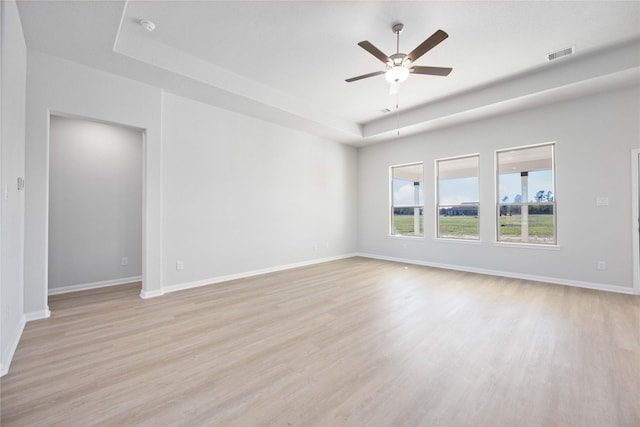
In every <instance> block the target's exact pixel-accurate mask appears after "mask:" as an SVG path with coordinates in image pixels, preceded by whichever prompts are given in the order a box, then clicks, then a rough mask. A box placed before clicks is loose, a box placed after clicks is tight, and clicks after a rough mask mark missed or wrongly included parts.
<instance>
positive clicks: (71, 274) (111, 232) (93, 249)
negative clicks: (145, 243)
mask: <svg viewBox="0 0 640 427" xmlns="http://www.w3.org/2000/svg"><path fill="white" fill-rule="evenodd" d="M143 141H144V134H143V131H141V130H139V129H132V128H130V127H125V126H118V125H112V124H105V123H101V122H97V121H91V120H86V119H80V118H73V117H67V116H62V115H51V116H50V124H49V142H50V144H49V150H50V152H49V232H48V273H47V274H48V294H49V295H55V294H61V293H67V292H75V291H80V290H88V289H95V288H101V287H106V286H115V285H121V284H125V283H134V282H141V281H142V259H143V248H142V235H143V231H142V230H143V215H142V200H143V167H142V165H143Z"/></svg>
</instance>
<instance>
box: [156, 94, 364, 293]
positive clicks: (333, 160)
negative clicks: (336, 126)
mask: <svg viewBox="0 0 640 427" xmlns="http://www.w3.org/2000/svg"><path fill="white" fill-rule="evenodd" d="M162 112H163V115H162V123H163V168H162V169H163V226H164V227H163V229H164V233H163V241H162V244H163V248H164V253H163V278H164V286H167V287H171V286H173V285H180V284H185V283H192V282H199V281H203V280H204V281H207V280H208V279H216V278H218V277H220V276H227V275H232V274H238V273H243V272H250V271H256V270H263V269H268V268H272V267H278V266H284V265H289V264H295V263H300V262H305V261H309V260H317V259H323V258H329V257H335V256H340V255H344V254H350V253H353V252H355V250H356V222H355V220H356V207H357V203H356V200H357V193H356V181H357V175H356V171H357V169H356V161H357V154H356V150H355V149H354V148H352V147H347V146H344V145H341V144H337V143H335V142H331V141H327V140H323V139H321V138H318V137H314V136H311V135H309V134H305V133H302V132H298V131H294V130H291V129H287V128H284V127H281V126H278V125H274V124H271V123H268V122H265V121H261V120H258V119H253V118H250V117H246V116H242V115H239V114H236V113H232V112H229V111H227V110H222V109H219V108H215V107H212V106H209V105H206V104H203V103H200V102H197V101H193V100H189V99H186V98H182V97H179V96H175V95H171V94H165V95H164V97H163V106H162ZM178 260H181V261H183V263H184V270H181V271H177V270H176V261H178Z"/></svg>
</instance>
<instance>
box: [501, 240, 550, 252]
mask: <svg viewBox="0 0 640 427" xmlns="http://www.w3.org/2000/svg"><path fill="white" fill-rule="evenodd" d="M493 246H497V247H501V248H520V249H542V250H543V251H559V250H560V246H558V245H557V244H555V245H548V244H540V243H515V242H510V243H507V242H493Z"/></svg>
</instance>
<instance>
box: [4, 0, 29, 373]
mask: <svg viewBox="0 0 640 427" xmlns="http://www.w3.org/2000/svg"><path fill="white" fill-rule="evenodd" d="M0 52H1V55H2V59H1V64H2V67H1V70H0V81H1V82H2V84H1V87H0V99H2V105H1V106H0V111H1V114H0V115H1V117H2V121H1V123H0V132H1V141H2V147H1V150H0V153H1V154H0V161H1V163H2V167H1V169H0V170H1V171H2V181H1V183H2V185H1V186H0V194H2V196H1V197H0V200H1V202H0V203H2V209H1V211H0V219H1V223H2V224H1V228H0V232H1V239H0V240H1V242H2V245H1V248H0V251H1V252H0V253H1V257H0V274H1V277H0V312H1V313H2V316H1V318H0V365H1V368H0V371H2V374H4V373H5V372H6V370H7V369H8V365H9V363H10V361H11V357H12V355H13V352H14V351H15V347H16V346H17V344H18V342H17V341H18V339H19V338H20V334H21V332H22V328H23V327H24V322H25V319H24V309H23V288H24V280H23V248H24V246H23V241H24V193H25V192H24V191H23V190H21V191H18V188H17V184H16V183H17V178H18V177H22V178H24V176H25V146H24V144H25V135H24V131H25V87H26V70H27V48H26V45H25V41H24V37H23V35H22V26H21V24H20V18H19V16H18V10H17V8H16V4H15V2H13V1H2V2H0ZM5 185H6V186H7V200H5V198H4V189H5ZM27 185H28V183H27Z"/></svg>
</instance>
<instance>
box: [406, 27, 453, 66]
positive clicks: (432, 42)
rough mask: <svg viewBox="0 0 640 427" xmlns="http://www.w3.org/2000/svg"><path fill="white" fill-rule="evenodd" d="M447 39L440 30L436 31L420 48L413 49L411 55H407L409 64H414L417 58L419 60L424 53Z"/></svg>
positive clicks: (446, 35)
mask: <svg viewBox="0 0 640 427" xmlns="http://www.w3.org/2000/svg"><path fill="white" fill-rule="evenodd" d="M447 37H449V34H447V33H445V32H444V31H442V30H438V31H436V32H435V33H433V34H432V35H431V37H429V38H428V39H426V40H425V41H423V42H422V43H421V44H420V46H418V47H417V48H415V49H413V50H412V51H411V53H409V54H408V55H407V58H409V59H411V62H416V60H417V59H418V58H420V57H421V56H422V55H424V54H425V53H427V52H429V51H430V50H431V49H433V48H434V47H436V46H437V45H438V44H440V42H441V41H443V40H444V39H446V38H447Z"/></svg>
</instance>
